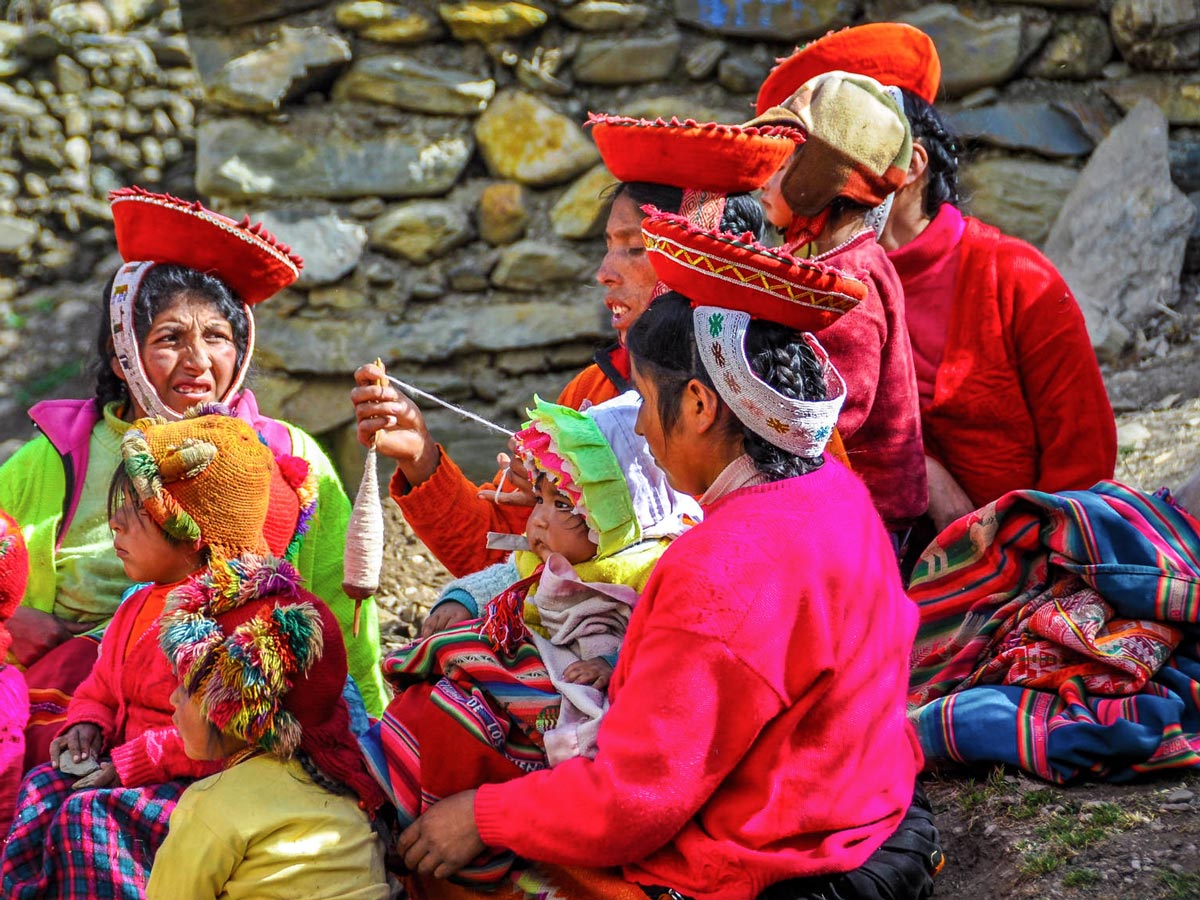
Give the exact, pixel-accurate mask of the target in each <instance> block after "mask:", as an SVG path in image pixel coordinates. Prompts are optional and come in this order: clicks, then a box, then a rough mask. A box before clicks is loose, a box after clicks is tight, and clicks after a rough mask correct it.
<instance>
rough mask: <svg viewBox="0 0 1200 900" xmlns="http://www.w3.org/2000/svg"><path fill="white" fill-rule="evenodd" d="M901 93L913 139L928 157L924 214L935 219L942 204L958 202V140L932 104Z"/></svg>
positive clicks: (907, 93)
mask: <svg viewBox="0 0 1200 900" xmlns="http://www.w3.org/2000/svg"><path fill="white" fill-rule="evenodd" d="M901 93H902V94H903V95H904V115H905V116H907V117H908V122H909V125H910V126H911V127H912V136H913V140H914V141H919V142H920V144H921V146H922V147H924V148H925V152H926V153H928V154H929V167H928V168H927V169H926V170H925V172H926V176H927V177H926V181H925V197H924V202H923V209H924V212H925V215H927V216H930V217H932V216H936V215H937V211H938V210H939V209H941V207H942V204H943V203H954V204H957V203H958V152H959V144H958V138H956V137H955V136H954V133H953V132H951V131H950V129H949V128H948V127H947V126H946V123H945V121H944V120H943V119H942V117H941V115H940V114H939V113H938V111H937V110H936V109H934V108H933V107H932V106H931V105H930V104H928V103H926V102H925V101H924V100H923V99H921V98H920V97H918V96H917V95H916V94H913V93H911V92H910V91H902V92H901Z"/></svg>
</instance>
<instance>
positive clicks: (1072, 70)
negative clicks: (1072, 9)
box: [1025, 16, 1113, 81]
mask: <svg viewBox="0 0 1200 900" xmlns="http://www.w3.org/2000/svg"><path fill="white" fill-rule="evenodd" d="M1112 55H1113V42H1112V38H1111V37H1110V36H1109V31H1108V23H1107V22H1105V21H1104V20H1103V19H1101V18H1098V17H1097V16H1071V17H1069V18H1063V19H1060V20H1059V21H1058V22H1056V23H1055V26H1054V32H1053V33H1052V34H1051V35H1050V37H1049V39H1048V40H1047V41H1046V43H1045V44H1044V45H1043V47H1042V49H1041V50H1040V51H1039V52H1038V54H1037V56H1036V57H1034V59H1033V61H1032V62H1030V63H1029V65H1027V66H1026V67H1025V74H1027V75H1029V76H1030V77H1032V78H1054V79H1063V80H1074V81H1082V80H1084V79H1087V78H1099V77H1100V75H1101V73H1102V72H1103V71H1104V66H1105V65H1107V63H1108V61H1109V60H1110V59H1112Z"/></svg>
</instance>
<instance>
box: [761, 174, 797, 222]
mask: <svg viewBox="0 0 1200 900" xmlns="http://www.w3.org/2000/svg"><path fill="white" fill-rule="evenodd" d="M791 164H792V161H791V160H790V159H789V160H787V161H786V162H785V163H784V164H783V165H782V166H780V167H779V168H778V169H776V170H775V174H774V175H772V176H771V179H770V181H768V182H767V183H766V184H764V185H763V189H762V195H761V196H760V198H759V200H760V202H761V203H762V208H763V212H764V213H765V214H766V217H767V221H768V222H770V223H771V224H772V225H774V226H775V227H776V228H787V227H788V226H789V225H791V224H792V220H793V219H794V218H795V217H796V215H795V213H793V212H792V209H791V207H790V206H788V205H787V201H786V200H784V199H783V190H782V186H783V175H784V173H785V172H787V169H788V166H790V165H791Z"/></svg>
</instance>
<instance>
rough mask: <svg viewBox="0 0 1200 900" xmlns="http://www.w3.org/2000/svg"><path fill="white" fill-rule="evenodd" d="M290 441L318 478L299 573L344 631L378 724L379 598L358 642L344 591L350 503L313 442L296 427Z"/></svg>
mask: <svg viewBox="0 0 1200 900" xmlns="http://www.w3.org/2000/svg"><path fill="white" fill-rule="evenodd" d="M287 428H288V431H290V432H291V435H292V453H293V455H295V456H299V457H302V458H303V459H305V460H307V461H308V464H309V465H310V466H312V470H313V474H314V475H315V476H316V478H317V485H318V487H317V513H316V515H315V516H314V517H313V521H312V523H311V524H310V526H309V529H308V533H307V534H306V535H305V536H304V540H303V542H302V543H301V545H300V555H299V557H298V558H297V560H296V568H297V569H298V570H299V571H300V574H301V576H302V577H303V578H304V581H305V583H306V585H307V586H308V589H309V590H310V591H312V592H313V593H314V594H316V595H317V596H318V597H320V598H321V599H322V600H324V601H325V603H326V604H327V605H328V606H329V608H330V609H331V610H332V611H333V614H334V615H335V616H337V620H338V622H339V623H340V624H341V626H342V637H343V638H344V639H345V641H346V655H347V657H348V662H349V665H350V674H351V675H352V676H353V678H354V681H355V683H357V684H358V689H359V690H360V691H361V692H362V696H363V702H364V703H365V704H366V707H367V712H368V713H369V714H370V715H371V716H373V717H374V718H379V717H380V716H381V715H382V714H383V708H384V707H385V706H386V705H387V699H388V698H389V696H390V693H389V692H388V690H387V688H386V687H385V686H384V683H383V675H382V673H381V672H380V669H379V611H378V609H377V608H376V606H375V598H374V597H369V598H367V599H366V600H364V601H363V604H362V622H361V626H360V628H359V632H358V637H354V633H353V628H354V601H353V600H351V599H350V598H349V597H347V596H346V593H345V591H343V590H342V562H343V559H344V558H345V547H346V525H347V523H348V522H349V521H350V500H349V498H347V496H346V492H345V490H344V489H343V488H342V482H341V480H340V479H339V478H338V475H337V472H336V471H335V470H334V468H333V463H331V462H330V461H329V457H327V456H326V455H325V452H324V451H323V450H322V449H321V447H320V446H319V445H318V444H317V442H316V441H315V440H313V438H312V437H310V436H309V435H308V434H306V433H305V432H304V431H302V430H301V429H299V428H297V427H296V426H295V425H290V424H289V425H287Z"/></svg>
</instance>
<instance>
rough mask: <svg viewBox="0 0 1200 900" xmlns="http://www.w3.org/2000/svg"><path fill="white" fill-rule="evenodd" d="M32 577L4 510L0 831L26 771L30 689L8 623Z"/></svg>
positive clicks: (0, 526)
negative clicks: (11, 657)
mask: <svg viewBox="0 0 1200 900" xmlns="http://www.w3.org/2000/svg"><path fill="white" fill-rule="evenodd" d="M28 581H29V552H28V551H27V550H26V549H25V539H24V538H23V537H22V536H21V528H20V526H19V525H17V523H16V522H14V521H13V520H12V519H11V518H10V517H9V515H8V514H7V513H5V512H3V511H2V510H0V831H7V830H8V824H9V822H11V821H12V816H13V809H14V806H15V804H16V800H17V788H18V786H19V785H20V784H21V774H22V773H23V772H24V771H25V766H24V764H23V761H24V758H25V723H26V722H27V721H28V719H29V689H28V688H27V687H26V686H25V678H24V676H23V675H22V674H21V671H20V670H19V669H18V668H17V667H16V666H13V665H9V664H6V663H5V657H6V656H7V655H8V648H9V646H10V645H11V644H12V636H11V635H10V634H9V633H8V629H7V628H5V627H4V623H5V622H6V621H8V617H9V616H11V615H12V614H13V610H15V609H16V608H17V607H18V606H19V605H20V604H21V598H22V597H24V596H25V585H26V583H27V582H28Z"/></svg>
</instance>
